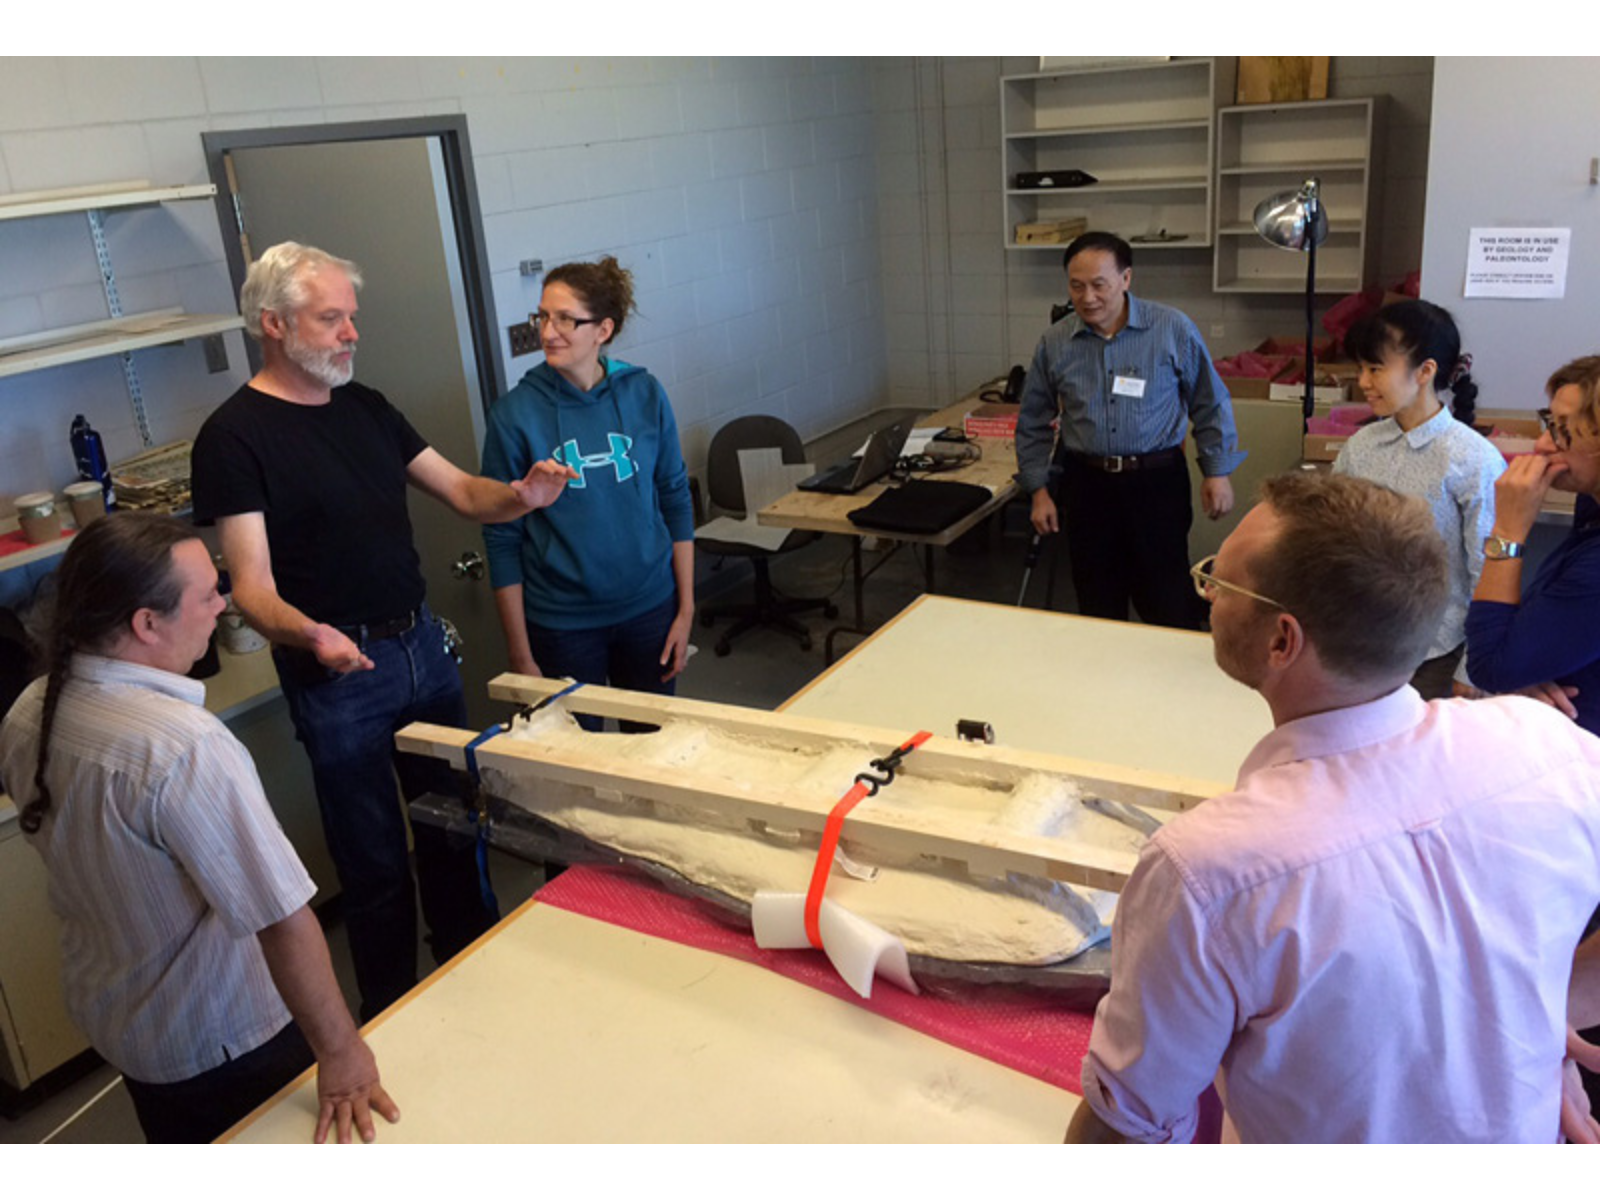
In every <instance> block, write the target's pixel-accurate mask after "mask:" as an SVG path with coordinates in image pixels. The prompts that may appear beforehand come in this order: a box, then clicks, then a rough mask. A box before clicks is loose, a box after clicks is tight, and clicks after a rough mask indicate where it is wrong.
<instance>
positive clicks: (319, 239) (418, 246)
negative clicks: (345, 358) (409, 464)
mask: <svg viewBox="0 0 1600 1200" xmlns="http://www.w3.org/2000/svg"><path fill="white" fill-rule="evenodd" d="M230 157H231V160H232V176H233V178H234V179H235V180H236V181H237V188H238V196H239V206H240V209H241V210H242V216H243V221H244V231H245V235H246V239H247V242H246V244H247V245H248V247H249V249H250V251H251V252H252V253H253V254H259V253H260V252H261V251H262V250H264V249H266V248H267V247H268V246H271V245H274V244H276V243H278V242H281V241H286V240H293V241H297V242H306V243H310V244H312V245H316V246H320V247H321V248H322V249H324V250H326V251H328V252H329V253H330V254H336V255H339V256H340V257H342V258H348V259H352V260H353V261H354V262H356V264H357V265H359V266H360V268H361V271H362V275H363V276H364V278H365V286H364V287H363V288H362V290H361V293H360V297H359V302H360V309H361V311H360V315H359V316H358V317H357V320H356V324H357V327H358V328H359V330H360V333H361V341H360V343H359V345H358V347H357V351H356V378H357V379H358V380H360V381H361V382H362V383H365V384H367V385H368V386H369V387H375V388H377V389H378V390H379V391H381V392H383V394H384V395H385V396H387V397H388V398H389V400H390V402H391V403H393V404H394V405H395V406H396V407H397V408H399V409H400V411H401V412H403V413H405V415H406V418H407V419H408V420H409V421H410V422H411V423H412V424H413V425H414V426H415V427H416V429H417V431H418V432H419V433H420V434H422V436H423V437H424V438H426V439H427V440H428V442H429V443H430V444H431V445H432V446H433V447H434V448H435V449H436V450H438V451H439V453H440V454H442V455H444V457H446V458H447V459H449V460H450V461H451V462H453V463H455V464H456V465H457V466H459V467H461V468H462V469H463V470H466V471H473V472H475V471H477V469H478V457H479V447H480V446H481V445H482V440H483V397H482V396H481V395H480V394H479V385H478V376H477V373H476V371H475V369H474V366H473V357H472V344H471V332H470V328H469V325H468V322H467V317H466V311H465V306H466V299H465V293H464V291H463V289H462V286H461V264H460V261H459V256H458V254H457V251H456V242H455V238H454V237H453V235H452V228H453V226H452V223H451V214H450V207H449V206H450V199H449V195H448V189H447V188H446V186H445V183H444V173H443V169H442V160H441V156H440V149H439V144H438V139H437V138H432V137H416V138H396V139H388V140H382V141H366V142H339V143H335V144H327V145H291V146H264V147H251V148H240V149H234V150H232V151H231V152H230ZM411 520H412V526H413V528H414V530H415V531H416V542H417V552H418V554H419V555H420V556H421V559H422V570H423V574H424V576H425V577H426V579H427V584H428V600H429V603H431V604H432V605H433V607H434V610H435V611H436V612H438V613H439V614H440V615H441V616H444V617H445V618H447V619H448V620H450V621H452V622H453V623H454V624H455V625H456V627H457V629H459V630H460V632H461V635H462V637H463V639H464V644H465V645H464V662H463V664H462V679H463V682H464V684H465V686H466V694H467V705H468V708H469V710H470V712H471V714H472V722H473V727H474V728H478V729H481V728H484V727H485V726H487V725H488V724H489V723H490V722H491V721H493V720H496V719H498V718H499V717H500V716H501V715H503V710H504V706H503V705H491V704H490V703H489V700H488V696H487V691H486V688H485V685H486V683H487V681H488V680H489V679H490V678H492V677H493V676H494V675H496V674H498V673H499V672H501V671H503V670H504V669H505V661H506V658H505V645H504V642H503V641H502V638H501V635H500V626H499V622H498V620H497V619H496V617H495V610H494V597H493V595H492V593H491V591H490V587H489V581H488V579H487V577H486V576H485V577H483V578H477V579H474V578H472V577H471V576H470V575H468V576H464V577H463V576H458V574H457V572H456V571H455V570H454V569H453V567H454V565H455V564H456V563H457V562H459V561H460V560H461V559H462V557H463V555H466V554H468V553H473V554H476V555H478V556H481V555H482V554H483V537H482V534H481V531H480V530H479V528H478V526H476V525H474V524H472V523H470V522H468V521H464V520H462V519H461V518H460V517H458V516H456V515H455V514H454V513H453V512H450V511H449V510H448V509H446V508H445V507H444V506H443V505H441V504H439V503H438V502H437V501H435V500H433V499H431V498H430V497H428V496H426V495H424V494H422V493H421V492H419V491H417V490H416V489H414V488H413V489H411Z"/></svg>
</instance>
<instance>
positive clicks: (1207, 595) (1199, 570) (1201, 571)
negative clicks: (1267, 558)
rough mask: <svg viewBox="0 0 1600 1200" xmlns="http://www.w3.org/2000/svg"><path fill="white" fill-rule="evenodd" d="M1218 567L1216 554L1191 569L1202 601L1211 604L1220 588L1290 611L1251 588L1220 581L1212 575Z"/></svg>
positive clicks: (1207, 556)
mask: <svg viewBox="0 0 1600 1200" xmlns="http://www.w3.org/2000/svg"><path fill="white" fill-rule="evenodd" d="M1216 565H1217V556H1216V555H1215V554H1208V555H1206V556H1205V557H1204V558H1202V559H1201V560H1200V561H1199V562H1197V563H1195V565H1194V566H1192V567H1190V568H1189V574H1190V575H1192V576H1193V577H1194V590H1195V591H1196V592H1198V593H1200V599H1202V600H1204V601H1206V602H1207V603H1208V604H1209V603H1210V602H1211V601H1213V600H1215V599H1216V598H1217V596H1216V591H1217V589H1218V588H1226V589H1227V590H1228V591H1230V592H1237V593H1239V595H1241V596H1249V597H1250V599H1252V600H1259V601H1261V603H1263V604H1270V605H1272V607H1273V608H1282V609H1283V611H1284V612H1288V611H1289V610H1288V609H1287V608H1284V607H1283V605H1281V604H1279V603H1278V602H1277V601H1276V600H1272V599H1269V598H1268V597H1266V596H1263V595H1262V594H1261V593H1260V592H1252V591H1251V590H1250V589H1249V588H1242V587H1240V586H1239V585H1238V584H1237V583H1229V582H1228V581H1227V580H1226V579H1218V578H1217V577H1216V576H1215V575H1213V574H1212V571H1213V570H1214V569H1215V567H1216Z"/></svg>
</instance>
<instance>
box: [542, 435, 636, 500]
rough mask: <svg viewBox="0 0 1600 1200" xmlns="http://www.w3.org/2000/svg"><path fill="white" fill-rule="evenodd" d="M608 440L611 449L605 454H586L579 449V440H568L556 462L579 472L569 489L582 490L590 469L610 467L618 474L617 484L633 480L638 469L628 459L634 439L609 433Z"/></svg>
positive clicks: (556, 457)
mask: <svg viewBox="0 0 1600 1200" xmlns="http://www.w3.org/2000/svg"><path fill="white" fill-rule="evenodd" d="M606 440H607V441H608V442H610V444H611V449H610V450H608V451H606V453H604V454H584V453H582V452H581V451H579V449H578V439H577V438H568V439H567V440H566V441H565V442H564V443H562V445H561V447H560V448H559V449H558V450H557V451H556V453H555V460H556V461H557V462H559V463H563V464H565V465H566V466H569V467H571V468H572V469H573V470H575V471H577V472H578V478H576V479H574V480H572V481H571V482H570V483H568V484H567V486H568V487H569V488H581V487H584V486H585V485H586V484H587V481H588V480H587V477H588V471H589V468H590V467H596V468H598V467H610V468H611V469H612V470H614V471H615V472H616V473H617V482H618V483H623V482H625V481H626V480H629V479H632V478H633V476H634V473H635V471H636V470H637V468H635V467H634V465H633V459H631V458H629V457H628V451H629V450H631V449H632V448H633V439H632V438H631V437H628V436H627V435H626V434H622V433H609V434H607V435H606Z"/></svg>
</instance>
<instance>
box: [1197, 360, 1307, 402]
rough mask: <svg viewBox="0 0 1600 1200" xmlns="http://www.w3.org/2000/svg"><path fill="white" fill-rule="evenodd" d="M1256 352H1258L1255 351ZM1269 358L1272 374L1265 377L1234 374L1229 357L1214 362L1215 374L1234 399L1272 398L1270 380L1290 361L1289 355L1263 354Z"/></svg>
mask: <svg viewBox="0 0 1600 1200" xmlns="http://www.w3.org/2000/svg"><path fill="white" fill-rule="evenodd" d="M1256 353H1257V354H1259V353H1260V352H1259V351H1257V352H1256ZM1264 357H1266V358H1267V359H1270V363H1269V366H1270V369H1271V371H1272V374H1271V375H1269V376H1266V377H1262V376H1259V375H1234V374H1232V373H1231V372H1230V364H1231V363H1232V360H1231V359H1224V360H1223V361H1221V362H1218V363H1216V364H1215V365H1216V368H1217V374H1218V375H1221V376H1222V382H1223V383H1225V384H1227V385H1228V394H1229V395H1230V396H1232V397H1233V398H1234V399H1236V400H1270V399H1271V398H1272V395H1271V393H1272V380H1273V378H1275V377H1276V376H1278V375H1280V374H1282V373H1283V371H1284V370H1285V368H1287V367H1288V366H1289V365H1290V364H1291V363H1292V362H1294V361H1295V359H1294V358H1292V357H1291V356H1290V355H1287V354H1275V355H1265V356H1264Z"/></svg>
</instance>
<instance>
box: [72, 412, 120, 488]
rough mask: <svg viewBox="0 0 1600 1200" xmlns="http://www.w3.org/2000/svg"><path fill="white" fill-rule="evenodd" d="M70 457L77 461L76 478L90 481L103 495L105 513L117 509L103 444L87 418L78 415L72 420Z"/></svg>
mask: <svg viewBox="0 0 1600 1200" xmlns="http://www.w3.org/2000/svg"><path fill="white" fill-rule="evenodd" d="M72 457H73V458H75V459H77V460H78V478H79V479H92V480H94V481H95V482H96V483H98V484H99V485H100V490H101V491H102V492H103V493H105V498H106V511H107V512H111V511H112V510H114V509H115V508H116V507H117V493H116V492H115V490H113V488H112V486H111V466H110V464H109V463H107V462H106V447H105V443H104V442H102V441H101V440H100V435H99V434H98V433H96V432H95V431H94V430H93V429H92V428H91V427H90V425H89V418H88V417H86V416H84V415H83V414H82V413H79V414H78V415H77V416H76V417H74V418H73V420H72Z"/></svg>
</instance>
